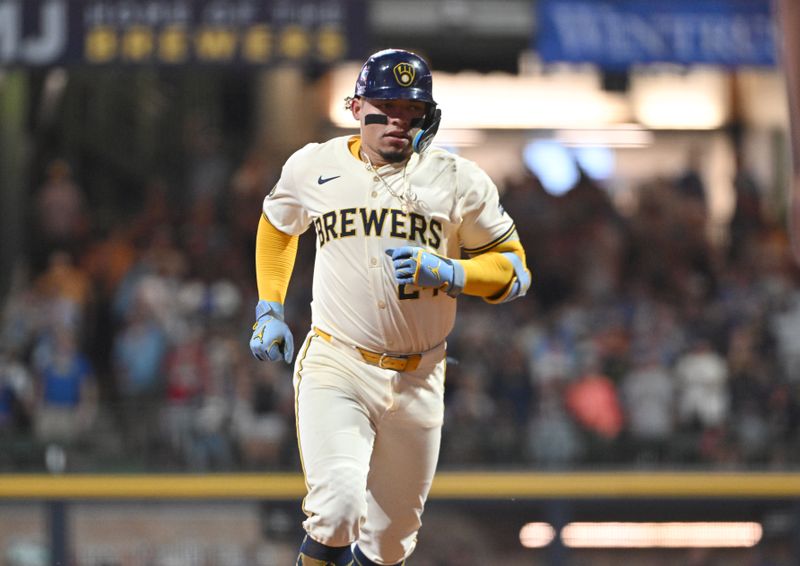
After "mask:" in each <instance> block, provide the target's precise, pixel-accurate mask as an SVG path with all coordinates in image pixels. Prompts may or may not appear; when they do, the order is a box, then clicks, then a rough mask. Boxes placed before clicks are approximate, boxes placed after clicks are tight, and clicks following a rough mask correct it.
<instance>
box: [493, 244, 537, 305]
mask: <svg viewBox="0 0 800 566" xmlns="http://www.w3.org/2000/svg"><path fill="white" fill-rule="evenodd" d="M501 253H502V254H503V255H504V256H505V257H506V258H507V259H508V261H510V262H511V265H513V266H514V276H513V277H512V278H511V283H510V284H509V285H508V287H506V290H505V291H504V292H503V293H502V294H500V295H499V296H497V297H492V298H488V299H485V300H486V302H487V303H492V304H499V303H507V302H509V301H513V300H514V299H518V298H520V297H524V296H525V294H526V293H527V292H528V289H529V288H530V286H531V272H530V271H528V268H527V267H525V264H524V263H522V260H521V259H520V257H519V256H518V255H517V254H515V253H514V252H501Z"/></svg>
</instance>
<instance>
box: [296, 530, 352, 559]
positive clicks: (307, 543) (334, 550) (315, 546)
mask: <svg viewBox="0 0 800 566" xmlns="http://www.w3.org/2000/svg"><path fill="white" fill-rule="evenodd" d="M309 559H310V560H309ZM352 563H353V553H352V551H351V550H350V545H347V546H326V545H324V544H322V543H320V542H317V541H315V540H314V539H312V538H311V537H308V536H306V537H305V538H304V539H303V544H301V545H300V555H299V556H298V557H297V566H318V565H319V566H326V565H328V564H331V565H332V566H349V565H351V564H352Z"/></svg>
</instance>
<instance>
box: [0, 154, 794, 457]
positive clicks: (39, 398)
mask: <svg viewBox="0 0 800 566" xmlns="http://www.w3.org/2000/svg"><path fill="white" fill-rule="evenodd" d="M212 141H213V140H212ZM200 142H202V140H200ZM215 147H216V146H215V145H214V144H213V143H208V144H204V143H198V144H197V151H196V157H197V158H196V159H195V160H193V161H192V162H191V163H190V164H189V166H188V170H187V174H186V185H185V186H182V187H174V186H171V185H170V184H169V183H168V182H167V181H165V180H163V179H160V178H152V179H150V180H149V181H148V182H147V183H146V186H143V187H142V189H141V192H140V197H139V198H137V199H132V200H135V201H136V204H135V206H132V207H131V208H130V210H125V211H124V213H121V214H116V215H114V216H112V217H109V216H108V215H105V216H102V217H98V215H96V214H93V210H92V206H91V203H90V202H89V199H87V195H86V192H85V191H84V190H83V188H82V185H81V178H80V175H79V174H78V173H76V171H75V170H73V167H72V166H71V164H70V163H68V162H67V161H66V160H62V159H54V160H52V161H50V162H49V164H48V165H47V167H46V170H44V171H42V173H41V176H40V179H38V180H37V185H36V186H35V187H32V196H31V201H30V211H29V212H30V218H31V223H30V226H31V229H30V233H29V234H28V236H27V245H26V251H25V254H24V261H22V262H20V263H19V265H18V268H17V269H16V271H15V273H14V282H13V285H12V288H11V290H10V292H9V293H8V294H7V295H6V296H4V297H2V298H0V299H2V303H0V305H1V306H2V311H1V313H0V314H1V315H2V318H0V470H2V471H10V470H15V471H20V470H35V469H39V468H42V467H44V466H46V467H47V468H49V469H51V470H53V471H60V470H64V469H66V470H82V471H87V470H90V471H138V470H147V471H159V470H191V471H205V470H296V469H299V462H298V459H297V450H296V440H295V439H296V437H295V431H294V399H293V392H292V385H291V368H289V367H288V366H286V365H285V364H266V363H259V362H257V361H255V360H254V359H253V358H252V356H251V354H250V352H249V348H248V346H247V343H248V339H249V336H250V326H251V324H252V318H253V308H254V306H255V303H256V301H257V297H256V287H255V279H254V260H253V252H254V237H255V229H256V226H257V222H258V218H259V214H260V209H261V201H262V199H263V195H264V194H265V193H266V192H267V190H268V189H269V187H271V186H272V184H273V183H274V182H275V180H276V178H277V175H278V174H279V169H278V167H277V166H276V165H275V163H273V161H272V160H271V159H270V158H269V157H268V156H267V155H265V153H264V152H256V151H254V152H252V153H251V154H249V155H247V156H245V157H244V158H243V159H241V160H239V161H238V162H237V161H233V160H229V159H228V158H226V156H225V155H224V154H223V153H222V152H221V151H219V150H215V149H214V148H215ZM731 183H732V185H733V187H734V188H735V192H736V209H735V213H734V215H733V217H732V219H731V222H730V225H729V226H727V227H726V237H725V238H723V239H717V240H713V241H712V238H710V237H709V229H708V208H707V202H706V193H705V189H704V187H703V185H702V181H701V180H700V177H699V176H698V175H697V174H694V173H691V172H690V173H688V174H686V175H682V176H680V177H678V178H674V179H669V178H654V179H652V180H651V181H650V182H649V183H647V184H646V185H644V186H640V187H637V188H636V205H635V206H634V207H633V208H632V209H631V210H627V211H626V212H625V213H624V214H622V213H621V212H620V211H619V209H618V208H617V207H615V206H614V204H613V203H612V201H611V199H610V198H609V196H608V192H607V191H606V190H604V188H603V187H601V186H600V185H598V184H597V183H595V182H593V181H592V180H591V179H589V178H588V177H582V178H581V179H580V181H579V182H578V183H577V185H576V186H575V187H574V188H573V189H572V190H571V191H569V192H568V193H567V194H566V195H564V196H560V197H556V196H551V195H549V194H548V193H547V192H545V191H544V190H543V188H542V186H541V184H540V183H539V182H538V180H537V179H536V178H535V177H533V176H530V177H527V178H524V179H515V180H501V181H500V188H501V191H502V194H503V197H502V201H503V205H504V207H505V208H506V209H507V210H508V211H509V213H510V214H511V215H512V216H513V217H514V218H515V220H516V221H517V227H518V230H519V233H520V237H521V239H522V241H523V244H524V246H525V248H526V250H527V253H528V265H529V266H530V268H531V270H532V272H533V285H532V288H531V291H530V292H529V294H528V297H526V298H525V299H522V300H518V301H516V302H514V303H510V304H508V305H503V306H499V307H498V306H490V305H487V304H485V303H483V302H482V301H481V300H479V299H475V298H471V297H465V298H462V299H460V300H459V315H458V320H457V323H456V328H455V329H454V332H453V333H452V335H451V336H450V338H449V341H448V356H449V358H450V359H449V364H448V377H447V390H446V404H447V409H446V422H445V431H444V439H443V446H442V455H441V463H442V467H449V468H456V467H482V468H486V467H503V468H510V467H517V468H530V469H563V468H569V469H582V468H598V467H608V468H614V467H619V466H625V467H630V466H641V467H652V468H679V467H703V468H719V467H726V468H728V467H730V468H749V467H753V468H777V469H786V468H789V467H792V466H794V465H795V464H797V460H798V459H800V456H799V455H800V450H798V448H800V446H798V440H797V439H798V434H797V432H798V431H797V429H798V425H799V424H800V387H799V385H800V373H799V372H800V341H798V340H796V339H795V336H797V335H798V333H800V292H798V291H799V290H800V287H798V270H797V267H796V266H795V265H794V264H793V262H792V260H791V255H790V250H789V243H788V239H787V236H786V234H785V229H784V228H783V227H781V226H780V223H779V222H775V221H774V220H771V219H770V218H768V215H766V214H764V212H763V211H762V193H761V191H760V190H759V187H757V186H756V184H755V183H754V182H753V180H752V178H751V177H750V176H749V175H748V174H747V172H746V171H745V170H740V171H739V172H738V173H737V176H736V178H734V179H732V180H731ZM176 194H179V195H180V198H175V195H176ZM313 254H314V239H313V238H312V237H308V236H306V237H303V238H301V249H300V255H299V258H298V261H297V264H296V267H295V272H294V275H293V278H292V282H291V285H290V291H289V296H288V299H287V303H288V304H287V308H286V311H287V313H288V322H289V324H290V326H291V327H292V329H293V331H294V333H295V336H296V337H300V338H302V336H304V334H305V332H306V329H307V328H308V327H309V324H310V310H309V307H308V303H309V301H310V295H311V270H312V265H313Z"/></svg>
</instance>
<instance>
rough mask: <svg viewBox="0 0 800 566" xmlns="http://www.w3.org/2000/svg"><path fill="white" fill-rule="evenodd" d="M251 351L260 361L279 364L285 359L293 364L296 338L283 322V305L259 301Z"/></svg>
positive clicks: (251, 340)
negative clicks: (278, 362) (279, 361)
mask: <svg viewBox="0 0 800 566" xmlns="http://www.w3.org/2000/svg"><path fill="white" fill-rule="evenodd" d="M250 351H251V352H253V355H254V356H255V357H256V358H258V359H259V360H261V361H262V362H263V361H266V360H270V361H272V362H277V361H278V360H280V359H281V358H283V359H284V360H285V361H286V363H287V364H288V363H291V362H292V355H293V354H294V338H292V331H291V330H289V327H288V326H287V324H286V323H285V322H284V321H283V305H282V304H280V303H277V302H268V301H258V304H257V305H256V322H255V324H254V325H253V336H252V338H250Z"/></svg>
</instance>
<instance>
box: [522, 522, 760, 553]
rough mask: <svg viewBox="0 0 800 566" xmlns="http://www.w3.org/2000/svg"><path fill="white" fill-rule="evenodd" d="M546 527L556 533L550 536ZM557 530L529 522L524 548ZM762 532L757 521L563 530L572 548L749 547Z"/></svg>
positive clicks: (584, 525)
mask: <svg viewBox="0 0 800 566" xmlns="http://www.w3.org/2000/svg"><path fill="white" fill-rule="evenodd" d="M547 528H549V529H550V532H551V533H552V534H553V536H551V537H550V539H547V537H546V536H545V535H546V533H547V532H548V531H547ZM554 534H555V531H554V530H553V528H552V527H551V526H550V525H548V524H547V523H528V524H526V525H525V526H523V527H522V529H521V530H520V534H519V538H520V543H521V544H522V546H524V547H525V548H542V547H544V546H547V545H548V544H550V542H552V540H553V539H554ZM762 535H763V528H762V526H761V525H760V524H759V523H754V522H662V523H620V522H603V523H579V522H576V523H569V524H568V525H566V526H565V527H564V528H563V529H562V530H561V533H560V536H561V540H562V542H563V543H564V546H567V547H569V548H750V547H753V546H755V545H757V544H758V543H759V541H761V537H762ZM545 541H546V542H545Z"/></svg>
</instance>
